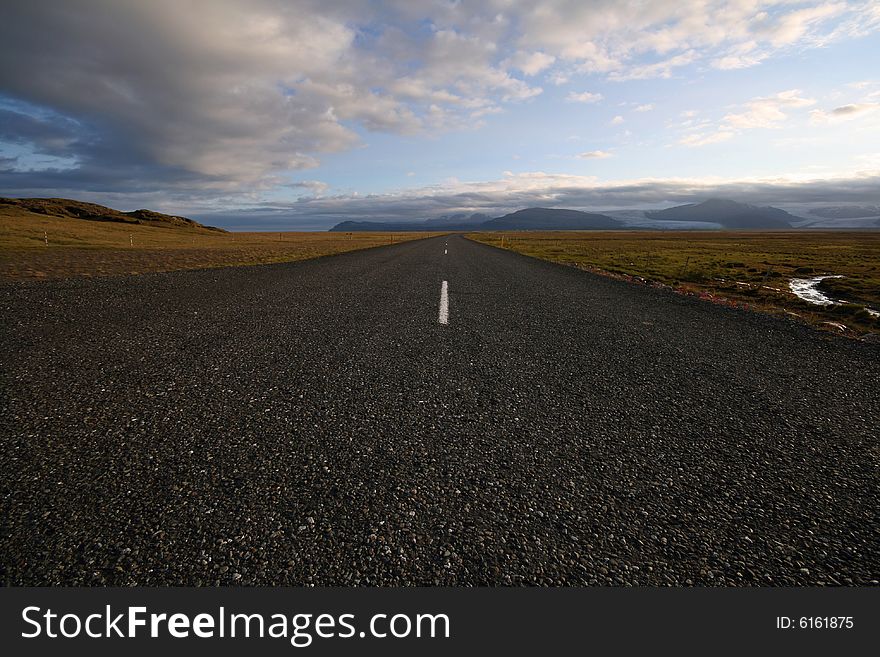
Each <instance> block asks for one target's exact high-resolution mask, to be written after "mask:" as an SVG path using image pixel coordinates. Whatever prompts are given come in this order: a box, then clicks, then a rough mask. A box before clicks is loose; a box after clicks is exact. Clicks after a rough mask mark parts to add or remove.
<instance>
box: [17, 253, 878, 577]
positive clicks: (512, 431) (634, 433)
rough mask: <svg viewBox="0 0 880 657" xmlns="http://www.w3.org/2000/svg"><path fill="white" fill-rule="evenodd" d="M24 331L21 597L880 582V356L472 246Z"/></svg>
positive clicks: (272, 272)
mask: <svg viewBox="0 0 880 657" xmlns="http://www.w3.org/2000/svg"><path fill="white" fill-rule="evenodd" d="M447 241H448V247H447V246H446V243H447ZM447 249H448V253H445V251H446V250H447ZM443 281H447V283H448V285H447V291H448V295H447V299H448V323H447V324H441V323H440V321H439V320H440V318H441V288H442V284H443ZM0 320H2V322H0V324H2V328H0V366H2V370H0V373H2V378H0V395H2V396H0V402H2V405H3V408H2V414H0V415H2V417H0V437H2V441H0V445H2V447H0V494H2V496H0V579H2V582H3V583H7V584H86V585H93V584H116V585H127V584H147V585H150V584H203V585H210V584H216V583H220V584H232V583H239V584H297V585H301V584H306V585H309V584H315V585H321V584H334V585H336V584H338V585H376V584H382V585H390V584H427V585H431V584H441V585H465V584H541V585H556V584H568V585H575V584H659V585H665V584H678V585H686V584H696V585H767V584H769V585H789V584H818V583H825V584H859V585H864V584H869V583H873V584H876V583H877V579H878V578H880V522H878V509H880V496H878V472H880V470H878V462H880V444H878V426H880V394H878V393H880V386H878V381H880V347H878V346H877V345H872V344H865V343H858V342H854V341H847V340H845V339H842V338H835V337H829V336H826V335H823V334H820V333H817V332H815V331H813V330H811V329H809V328H806V327H803V326H800V325H796V324H794V323H788V322H785V321H781V320H776V319H772V318H769V317H765V316H762V315H759V314H756V313H748V312H741V311H735V310H731V309H726V308H721V307H718V306H715V305H711V304H708V303H704V302H700V301H698V300H695V299H689V298H684V297H681V296H676V295H674V294H672V293H670V292H665V291H661V290H654V289H649V288H644V287H638V286H632V285H629V284H626V283H624V282H620V281H614V280H609V279H605V278H601V277H598V276H594V275H591V274H588V273H584V272H581V271H577V270H575V269H571V268H566V267H561V266H557V265H553V264H549V263H544V262H540V261H536V260H532V259H528V258H525V257H522V256H518V255H516V254H513V253H509V252H506V251H500V250H497V249H493V248H491V247H488V246H484V245H480V244H475V243H472V242H469V241H467V240H465V239H464V238H461V237H455V236H453V237H449V238H448V239H447V238H442V237H441V238H436V239H428V240H423V241H418V242H409V243H405V244H400V245H396V246H393V247H382V248H378V249H373V250H369V251H362V252H355V253H349V254H345V255H341V256H335V257H332V258H324V259H320V260H314V261H306V262H299V263H292V264H285V265H270V266H262V267H247V268H232V269H219V270H207V271H195V272H176V273H170V274H151V275H142V276H136V277H116V278H105V279H91V280H88V279H85V280H83V279H81V280H69V281H61V282H35V283H19V284H7V285H3V286H0Z"/></svg>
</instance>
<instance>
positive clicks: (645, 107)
mask: <svg viewBox="0 0 880 657" xmlns="http://www.w3.org/2000/svg"><path fill="white" fill-rule="evenodd" d="M653 109H654V105H653V104H651V103H645V104H644V105H638V106H637V107H636V112H650V111H651V110H653Z"/></svg>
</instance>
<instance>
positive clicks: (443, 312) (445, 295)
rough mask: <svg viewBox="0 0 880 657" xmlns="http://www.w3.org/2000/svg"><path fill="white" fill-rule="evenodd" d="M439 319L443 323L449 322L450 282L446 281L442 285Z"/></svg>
mask: <svg viewBox="0 0 880 657" xmlns="http://www.w3.org/2000/svg"><path fill="white" fill-rule="evenodd" d="M437 321H438V322H440V323H441V324H448V323H449V284H448V283H447V282H446V281H443V285H442V286H441V287H440V315H439V316H438V317H437Z"/></svg>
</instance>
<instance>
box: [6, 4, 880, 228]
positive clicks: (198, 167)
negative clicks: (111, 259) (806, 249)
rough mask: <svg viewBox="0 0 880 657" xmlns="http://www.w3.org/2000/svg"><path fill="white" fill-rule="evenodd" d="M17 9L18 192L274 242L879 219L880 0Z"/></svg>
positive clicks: (12, 188)
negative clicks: (728, 207) (860, 208)
mask: <svg viewBox="0 0 880 657" xmlns="http://www.w3.org/2000/svg"><path fill="white" fill-rule="evenodd" d="M3 4H4V9H3V20H2V21H0V195H3V196H61V197H66V198H76V199H80V200H86V201H92V202H97V203H103V204H105V205H110V206H112V207H115V208H117V209H121V210H131V209H137V208H142V207H147V208H151V209H154V210H159V211H164V212H170V213H174V214H183V215H187V216H193V217H199V218H202V219H204V218H206V217H207V218H210V219H211V220H212V223H214V225H220V226H226V227H233V228H240V229H253V230H281V229H285V230H288V229H290V230H293V229H304V230H311V229H324V228H327V227H329V226H332V225H333V224H335V223H336V222H338V221H342V220H346V219H355V220H417V219H424V218H429V217H434V216H440V215H445V214H453V213H459V212H468V213H470V212H481V213H487V214H493V215H498V214H504V213H505V212H509V211H512V210H516V209H521V208H524V207H531V206H544V207H567V208H578V209H588V210H601V209H607V210H611V209H629V208H656V207H668V206H670V205H675V204H678V203H683V202H693V201H698V200H701V199H704V198H708V197H712V196H723V197H728V198H735V199H737V200H742V201H745V202H750V203H757V204H775V205H783V206H784V205H787V204H788V205H791V204H824V205H835V204H845V203H862V204H878V203H880V0H848V1H845V0H841V1H836V0H833V1H830V2H800V1H797V0H769V1H761V0H731V1H713V0H696V1H693V2H686V1H682V0H674V1H673V0H652V2H648V3H646V2H643V1H632V2H630V1H622V0H607V1H606V0H594V1H589V0H542V1H541V2H534V1H532V0H529V1H525V0H523V1H520V0H485V1H483V2H464V1H462V2H450V1H448V0H443V1H440V0H438V1H433V0H421V1H420V0H399V1H392V0H389V1H386V2H379V1H378V0H376V1H369V0H364V1H359V2H333V1H332V0H331V1H328V0H323V1H310V0H301V1H295V2H282V1H280V0H247V1H245V0H188V1H186V2H184V1H182V0H151V1H150V2H142V1H140V0H65V1H64V2H55V1H51V0H27V1H26V2H17V1H15V0H12V1H9V0H7V1H5V2H4V3H3Z"/></svg>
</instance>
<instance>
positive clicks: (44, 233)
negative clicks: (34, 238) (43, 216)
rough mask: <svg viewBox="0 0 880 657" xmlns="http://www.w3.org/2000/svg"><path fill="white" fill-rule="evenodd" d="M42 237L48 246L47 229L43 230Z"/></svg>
mask: <svg viewBox="0 0 880 657" xmlns="http://www.w3.org/2000/svg"><path fill="white" fill-rule="evenodd" d="M43 239H45V240H46V246H49V231H48V230H44V231H43Z"/></svg>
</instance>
